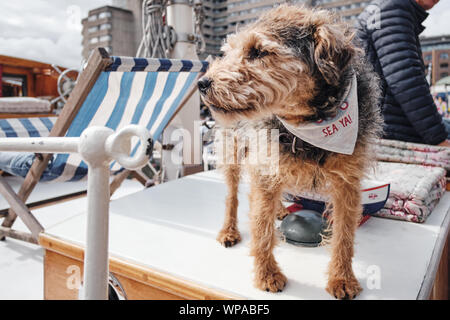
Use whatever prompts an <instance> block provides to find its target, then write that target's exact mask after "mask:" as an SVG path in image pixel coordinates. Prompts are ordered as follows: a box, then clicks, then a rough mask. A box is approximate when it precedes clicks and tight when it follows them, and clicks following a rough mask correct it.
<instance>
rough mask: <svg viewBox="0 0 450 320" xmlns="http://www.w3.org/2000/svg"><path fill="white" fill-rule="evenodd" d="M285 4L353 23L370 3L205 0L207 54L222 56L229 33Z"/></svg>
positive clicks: (349, 0)
mask: <svg viewBox="0 0 450 320" xmlns="http://www.w3.org/2000/svg"><path fill="white" fill-rule="evenodd" d="M286 2H289V3H293V4H304V5H307V6H317V7H321V8H326V9H329V10H334V11H337V12H338V13H339V14H340V15H341V16H342V17H343V18H344V19H345V20H349V22H350V23H351V21H352V20H353V19H355V18H356V17H357V16H358V15H359V14H360V13H361V11H363V9H364V7H365V6H366V5H367V4H368V3H369V2H370V0H203V1H202V3H203V10H204V14H205V21H204V24H203V34H204V37H205V43H206V54H213V55H217V54H219V53H220V46H221V44H222V42H223V40H224V39H225V36H226V35H227V34H229V33H233V32H235V31H236V30H237V29H238V28H240V27H242V26H244V25H246V24H248V23H250V22H253V21H255V20H256V19H257V18H258V17H259V16H260V15H261V13H262V12H264V11H267V10H269V9H271V8H273V7H274V6H276V5H279V4H281V3H286Z"/></svg>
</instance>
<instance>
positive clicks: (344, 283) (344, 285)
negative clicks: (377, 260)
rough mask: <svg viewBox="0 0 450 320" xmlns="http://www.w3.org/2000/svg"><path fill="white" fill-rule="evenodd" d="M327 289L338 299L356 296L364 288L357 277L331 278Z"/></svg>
mask: <svg viewBox="0 0 450 320" xmlns="http://www.w3.org/2000/svg"><path fill="white" fill-rule="evenodd" d="M326 290H327V292H328V293H329V294H331V295H332V296H333V297H335V298H336V299H340V300H348V299H353V298H355V297H356V296H357V295H358V294H359V293H360V292H361V291H362V288H361V286H360V285H359V282H358V280H356V279H351V280H343V279H330V280H328V286H327V288H326Z"/></svg>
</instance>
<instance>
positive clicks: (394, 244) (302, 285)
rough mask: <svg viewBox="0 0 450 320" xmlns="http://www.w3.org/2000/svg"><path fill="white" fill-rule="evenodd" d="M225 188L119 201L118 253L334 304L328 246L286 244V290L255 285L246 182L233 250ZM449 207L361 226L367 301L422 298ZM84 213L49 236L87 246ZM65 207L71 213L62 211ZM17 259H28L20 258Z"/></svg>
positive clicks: (204, 180) (115, 216)
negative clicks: (220, 239)
mask: <svg viewBox="0 0 450 320" xmlns="http://www.w3.org/2000/svg"><path fill="white" fill-rule="evenodd" d="M225 188H226V187H225V185H224V183H223V182H222V179H221V178H220V176H218V175H217V173H215V172H206V173H200V174H197V175H194V176H189V177H186V178H183V179H180V180H177V181H173V182H169V183H166V184H163V185H160V186H158V187H154V188H150V189H146V190H144V191H142V192H138V193H134V194H131V195H129V196H126V197H122V198H120V199H118V200H115V201H112V203H111V220H110V223H111V225H110V252H111V254H112V255H114V256H117V257H120V258H124V259H127V260H129V261H135V262H137V263H138V264H141V265H146V266H149V267H151V268H154V269H156V270H160V271H164V272H167V273H169V274H172V275H175V276H178V277H181V278H184V279H188V280H191V281H194V282H197V283H200V284H203V285H205V286H207V287H212V288H216V289H219V290H223V291H226V292H230V293H233V294H234V295H238V296H242V297H244V298H249V299H331V296H329V295H328V293H326V292H325V290H324V288H325V285H326V274H325V272H326V267H327V264H328V262H329V252H328V248H327V247H320V248H305V247H296V246H293V245H291V244H287V243H281V244H280V245H279V246H278V247H277V248H276V250H275V256H276V259H277V261H278V262H279V264H280V266H281V268H282V270H283V272H284V274H285V275H286V276H287V277H288V279H289V282H288V284H287V286H286V288H285V290H284V291H283V292H281V293H277V294H272V293H267V292H262V291H260V290H257V289H255V288H254V287H253V285H252V279H253V274H252V265H253V258H252V257H250V256H249V247H248V245H249V240H250V235H249V226H248V218H247V211H248V201H247V195H246V193H247V187H246V186H245V185H243V186H242V187H241V192H240V196H239V201H240V206H239V219H240V220H239V227H240V230H241V234H242V238H243V242H242V243H239V244H238V245H236V246H235V247H233V248H228V249H227V248H224V247H222V246H220V245H219V244H218V243H217V242H216V240H215V237H216V233H217V232H218V230H219V229H220V227H221V224H222V221H223V213H224V197H225ZM63 205H64V204H62V205H61V208H62V207H63ZM54 207H57V206H54ZM449 207H450V193H446V194H445V195H444V197H443V199H441V201H440V203H439V205H438V206H437V207H436V208H435V210H434V211H433V213H432V214H431V216H430V217H429V218H428V220H427V221H426V223H424V224H416V223H411V222H403V221H395V220H390V219H382V218H371V219H369V221H368V222H366V223H365V224H364V225H363V226H362V227H360V228H359V229H358V231H357V236H356V249H355V251H356V253H355V258H354V263H353V266H354V270H355V273H356V276H357V278H358V279H359V281H360V283H361V285H362V287H363V288H364V291H363V293H362V294H361V295H360V296H359V297H358V298H359V299H416V298H417V295H418V293H419V290H420V288H421V286H422V282H423V279H424V276H425V274H426V271H427V268H428V266H429V263H430V259H431V256H432V253H433V249H434V248H435V244H436V239H437V237H438V235H439V233H440V231H441V225H442V223H443V221H444V218H445V216H446V214H447V213H448V209H449ZM76 208H77V209H76V210H75V211H74V210H73V207H72V213H73V214H71V217H68V218H67V219H66V220H65V221H64V222H62V223H59V224H55V225H53V226H51V227H48V228H47V229H46V231H47V233H48V234H50V235H53V236H56V237H59V238H62V239H65V240H67V241H71V242H73V243H77V244H83V243H84V239H85V220H86V217H85V214H84V213H83V211H84V210H83V209H84V208H83V206H76ZM46 210H48V209H40V210H38V211H46ZM52 210H55V208H53V209H52ZM65 210H69V209H63V208H62V209H61V211H65ZM77 212H78V214H76V213H77ZM8 249H9V250H11V251H12V249H14V246H13V245H10V248H8ZM33 250H37V249H33ZM22 251H26V252H27V254H26V257H27V258H26V259H33V258H32V254H33V251H32V250H31V249H22ZM28 253H30V254H31V256H30V255H29V254H28ZM10 254H12V253H10ZM34 255H35V258H34V259H38V258H40V255H39V254H37V253H34ZM29 256H30V257H29ZM14 257H15V259H16V260H18V261H19V262H21V260H20V259H21V258H20V257H21V256H20V253H14ZM1 261H2V263H4V259H3V258H2V259H1ZM23 268H24V271H25V272H26V271H27V269H26V267H25V266H24V267H23ZM374 270H375V271H379V272H380V278H379V280H380V282H379V283H380V288H375V289H373V288H372V289H369V287H368V286H370V276H371V274H372V272H373V271H374ZM40 272H42V271H40ZM4 274H5V273H4V272H1V273H0V277H2V276H3V275H4ZM0 283H1V282H0ZM2 291H3V290H2ZM2 295H3V294H2V293H0V298H1V296H2Z"/></svg>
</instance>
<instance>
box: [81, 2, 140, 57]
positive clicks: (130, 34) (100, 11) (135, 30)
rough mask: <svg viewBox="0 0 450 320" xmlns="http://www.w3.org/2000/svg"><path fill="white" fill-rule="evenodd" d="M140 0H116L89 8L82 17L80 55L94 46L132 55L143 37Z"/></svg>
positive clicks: (87, 52)
mask: <svg viewBox="0 0 450 320" xmlns="http://www.w3.org/2000/svg"><path fill="white" fill-rule="evenodd" d="M141 15H142V0H118V1H117V0H116V1H113V6H104V7H100V8H97V9H94V10H91V11H89V14H88V17H87V18H85V19H83V20H82V25H83V30H82V34H83V52H82V55H83V58H85V59H87V58H88V57H89V54H90V52H91V51H92V50H93V49H95V48H97V47H104V48H105V49H106V50H107V51H108V52H109V53H110V54H112V55H118V56H135V55H136V52H137V49H138V46H139V43H140V41H141V38H142V18H141Z"/></svg>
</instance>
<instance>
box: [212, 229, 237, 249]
mask: <svg viewBox="0 0 450 320" xmlns="http://www.w3.org/2000/svg"><path fill="white" fill-rule="evenodd" d="M217 241H219V242H220V243H221V244H222V245H223V246H224V247H225V248H229V247H232V246H234V245H235V244H236V243H238V242H239V241H241V235H240V234H239V231H230V230H222V231H220V232H219V234H218V235H217Z"/></svg>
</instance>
